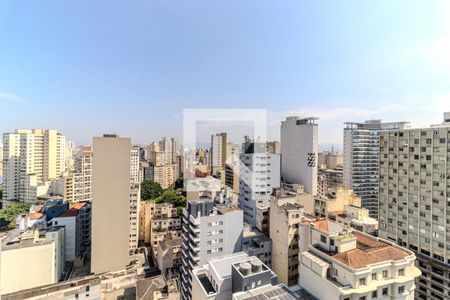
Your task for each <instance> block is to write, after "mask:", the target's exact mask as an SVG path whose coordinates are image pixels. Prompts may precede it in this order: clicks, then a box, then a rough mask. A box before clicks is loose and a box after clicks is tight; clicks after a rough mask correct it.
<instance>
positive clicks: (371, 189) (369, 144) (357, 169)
mask: <svg viewBox="0 0 450 300" xmlns="http://www.w3.org/2000/svg"><path fill="white" fill-rule="evenodd" d="M345 124H346V127H345V128H344V176H343V179H344V186H345V187H346V188H349V189H353V191H354V192H355V193H356V194H357V195H358V196H359V197H361V205H362V207H365V208H367V209H369V212H370V216H371V217H374V218H378V170H379V165H378V161H379V134H380V132H384V131H390V130H397V129H406V128H410V127H411V126H410V123H408V122H392V123H382V122H381V120H369V121H366V122H364V123H355V122H347V123H345Z"/></svg>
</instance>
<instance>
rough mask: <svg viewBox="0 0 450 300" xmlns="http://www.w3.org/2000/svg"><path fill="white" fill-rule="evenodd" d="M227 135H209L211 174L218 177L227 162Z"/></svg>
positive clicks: (223, 133)
mask: <svg viewBox="0 0 450 300" xmlns="http://www.w3.org/2000/svg"><path fill="white" fill-rule="evenodd" d="M227 145H228V142H227V134H226V133H225V132H222V133H216V134H213V135H211V151H210V156H211V160H210V162H211V174H212V175H218V174H220V173H221V171H222V170H224V169H225V164H226V160H227Z"/></svg>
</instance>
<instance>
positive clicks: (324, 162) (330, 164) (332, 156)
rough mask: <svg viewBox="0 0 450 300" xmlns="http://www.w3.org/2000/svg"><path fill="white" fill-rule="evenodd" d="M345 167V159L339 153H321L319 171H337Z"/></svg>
mask: <svg viewBox="0 0 450 300" xmlns="http://www.w3.org/2000/svg"><path fill="white" fill-rule="evenodd" d="M343 165H344V157H343V156H342V155H340V154H338V153H337V152H334V151H331V152H320V153H319V160H318V167H319V169H336V168H342V166H343Z"/></svg>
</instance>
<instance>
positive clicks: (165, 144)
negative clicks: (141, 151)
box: [159, 137, 178, 165]
mask: <svg viewBox="0 0 450 300" xmlns="http://www.w3.org/2000/svg"><path fill="white" fill-rule="evenodd" d="M159 147H160V150H161V151H163V152H164V163H165V164H168V165H172V164H176V163H177V154H178V148H177V141H176V140H175V138H171V137H163V138H162V141H160V142H159Z"/></svg>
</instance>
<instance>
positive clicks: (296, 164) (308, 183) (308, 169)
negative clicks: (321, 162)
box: [281, 117, 319, 195]
mask: <svg viewBox="0 0 450 300" xmlns="http://www.w3.org/2000/svg"><path fill="white" fill-rule="evenodd" d="M317 120H318V119H317V118H314V117H310V118H299V117H287V118H286V120H285V121H282V122H281V172H282V173H281V177H282V179H283V180H284V181H286V182H290V183H300V184H302V185H303V186H304V187H305V192H307V193H310V194H313V195H316V194H317V159H318V157H317V155H318V151H319V145H318V125H317V123H316V121H317Z"/></svg>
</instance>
